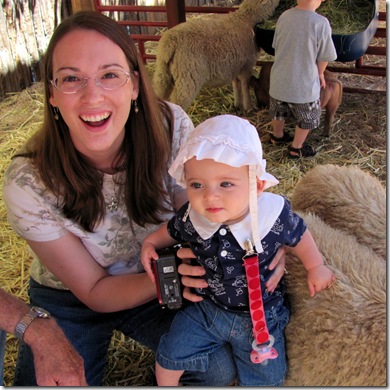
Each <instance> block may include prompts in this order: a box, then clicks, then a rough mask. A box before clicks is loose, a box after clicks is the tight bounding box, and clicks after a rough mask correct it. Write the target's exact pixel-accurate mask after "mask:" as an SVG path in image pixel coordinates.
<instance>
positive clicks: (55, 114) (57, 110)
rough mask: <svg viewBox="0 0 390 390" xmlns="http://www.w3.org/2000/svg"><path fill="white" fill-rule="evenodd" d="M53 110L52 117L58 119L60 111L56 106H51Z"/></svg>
mask: <svg viewBox="0 0 390 390" xmlns="http://www.w3.org/2000/svg"><path fill="white" fill-rule="evenodd" d="M53 111H54V119H55V120H56V121H58V119H60V117H59V115H58V114H59V112H60V110H59V109H58V107H53Z"/></svg>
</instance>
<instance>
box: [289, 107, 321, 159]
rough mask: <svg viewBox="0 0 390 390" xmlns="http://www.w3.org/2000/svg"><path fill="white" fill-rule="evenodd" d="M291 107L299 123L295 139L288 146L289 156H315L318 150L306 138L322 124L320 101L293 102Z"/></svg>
mask: <svg viewBox="0 0 390 390" xmlns="http://www.w3.org/2000/svg"><path fill="white" fill-rule="evenodd" d="M290 109H291V112H292V114H293V116H294V118H295V119H296V120H297V125H296V126H295V133H294V139H293V141H292V143H291V145H290V146H289V147H288V152H289V156H290V157H293V158H300V157H313V156H315V155H316V153H317V151H316V150H315V149H313V147H312V146H310V145H309V144H307V143H306V139H307V137H308V135H309V133H310V131H311V130H312V129H315V128H316V127H318V126H319V125H320V118H321V105H320V101H319V100H316V101H315V102H311V103H302V104H291V105H290Z"/></svg>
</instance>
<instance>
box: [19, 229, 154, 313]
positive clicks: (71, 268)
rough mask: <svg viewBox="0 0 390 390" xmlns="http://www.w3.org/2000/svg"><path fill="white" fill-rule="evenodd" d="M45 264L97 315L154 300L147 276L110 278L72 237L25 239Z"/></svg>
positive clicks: (151, 284)
mask: <svg viewBox="0 0 390 390" xmlns="http://www.w3.org/2000/svg"><path fill="white" fill-rule="evenodd" d="M27 243H28V244H29V245H30V247H31V249H32V250H33V251H34V252H35V253H36V255H37V256H38V257H39V259H40V261H41V262H42V264H44V265H45V266H46V267H47V268H48V269H49V270H50V271H51V272H52V273H53V274H54V275H55V276H56V277H57V278H58V279H59V280H60V281H61V282H62V283H63V284H64V285H65V286H66V287H68V288H69V289H70V290H71V291H72V293H73V294H74V295H75V296H76V297H77V298H78V299H80V300H81V301H82V302H83V303H84V304H85V305H87V306H88V307H89V308H91V309H92V310H95V311H98V312H114V311H118V310H124V309H129V308H132V307H136V306H138V305H141V304H143V303H146V302H148V301H150V300H152V299H153V298H155V297H156V295H157V292H156V287H155V284H154V283H152V281H151V280H150V279H149V277H148V276H147V274H146V273H141V274H126V275H115V276H112V275H109V273H108V272H107V271H106V270H105V269H104V268H103V267H101V266H100V265H99V264H98V263H96V261H95V260H94V259H93V258H92V256H91V255H90V254H89V252H88V251H87V249H86V248H85V247H84V245H83V244H82V242H81V241H80V240H79V238H77V237H76V236H74V235H73V234H67V235H66V236H63V237H61V238H59V239H57V240H53V241H46V242H37V241H31V240H27Z"/></svg>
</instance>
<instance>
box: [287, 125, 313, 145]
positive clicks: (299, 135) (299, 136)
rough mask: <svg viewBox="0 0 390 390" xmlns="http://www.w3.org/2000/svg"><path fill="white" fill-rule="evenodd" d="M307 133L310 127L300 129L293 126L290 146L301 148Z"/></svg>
mask: <svg viewBox="0 0 390 390" xmlns="http://www.w3.org/2000/svg"><path fill="white" fill-rule="evenodd" d="M309 133H310V129H301V128H300V127H298V126H295V133H294V139H293V142H292V144H291V146H292V147H293V148H295V149H301V148H302V146H303V144H304V142H305V141H306V138H307V136H308V135H309Z"/></svg>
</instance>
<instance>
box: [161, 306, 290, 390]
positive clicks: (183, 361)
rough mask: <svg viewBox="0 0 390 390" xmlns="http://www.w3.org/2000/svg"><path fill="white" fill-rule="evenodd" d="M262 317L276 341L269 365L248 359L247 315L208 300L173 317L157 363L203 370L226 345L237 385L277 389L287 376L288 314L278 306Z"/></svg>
mask: <svg viewBox="0 0 390 390" xmlns="http://www.w3.org/2000/svg"><path fill="white" fill-rule="evenodd" d="M265 314H266V320H267V327H268V331H269V333H270V334H271V335H272V336H274V338H275V344H274V345H273V347H274V348H275V349H276V351H277V352H278V355H279V356H278V357H277V358H276V359H269V360H268V365H262V364H254V363H252V362H251V360H250V353H251V350H252V341H253V331H252V321H251V316H250V314H249V313H239V312H231V311H227V310H225V309H221V308H219V307H218V306H216V305H215V304H214V303H212V302H211V301H210V300H209V299H205V300H203V301H202V302H199V303H196V304H192V305H190V306H188V307H186V308H185V310H183V311H180V312H179V313H178V314H177V315H176V317H175V319H174V321H173V322H172V325H171V328H170V330H169V333H167V334H166V335H164V336H163V337H162V338H161V341H160V345H159V348H158V350H157V361H158V363H159V364H160V365H161V366H162V367H164V368H166V369H170V370H197V371H205V370H207V369H208V366H209V356H210V354H211V353H213V352H214V351H215V350H217V349H218V348H220V347H221V345H224V344H225V343H226V342H228V343H229V344H230V346H231V348H232V354H233V359H234V361H235V364H236V368H237V372H238V381H239V385H240V386H279V385H281V384H282V383H283V382H284V379H285V376H286V374H287V359H286V352H285V337H284V329H285V327H286V325H287V323H288V321H289V318H290V311H289V309H288V308H287V306H285V305H284V304H283V303H281V304H279V305H278V306H276V307H274V308H273V309H272V310H268V311H266V312H265Z"/></svg>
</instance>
